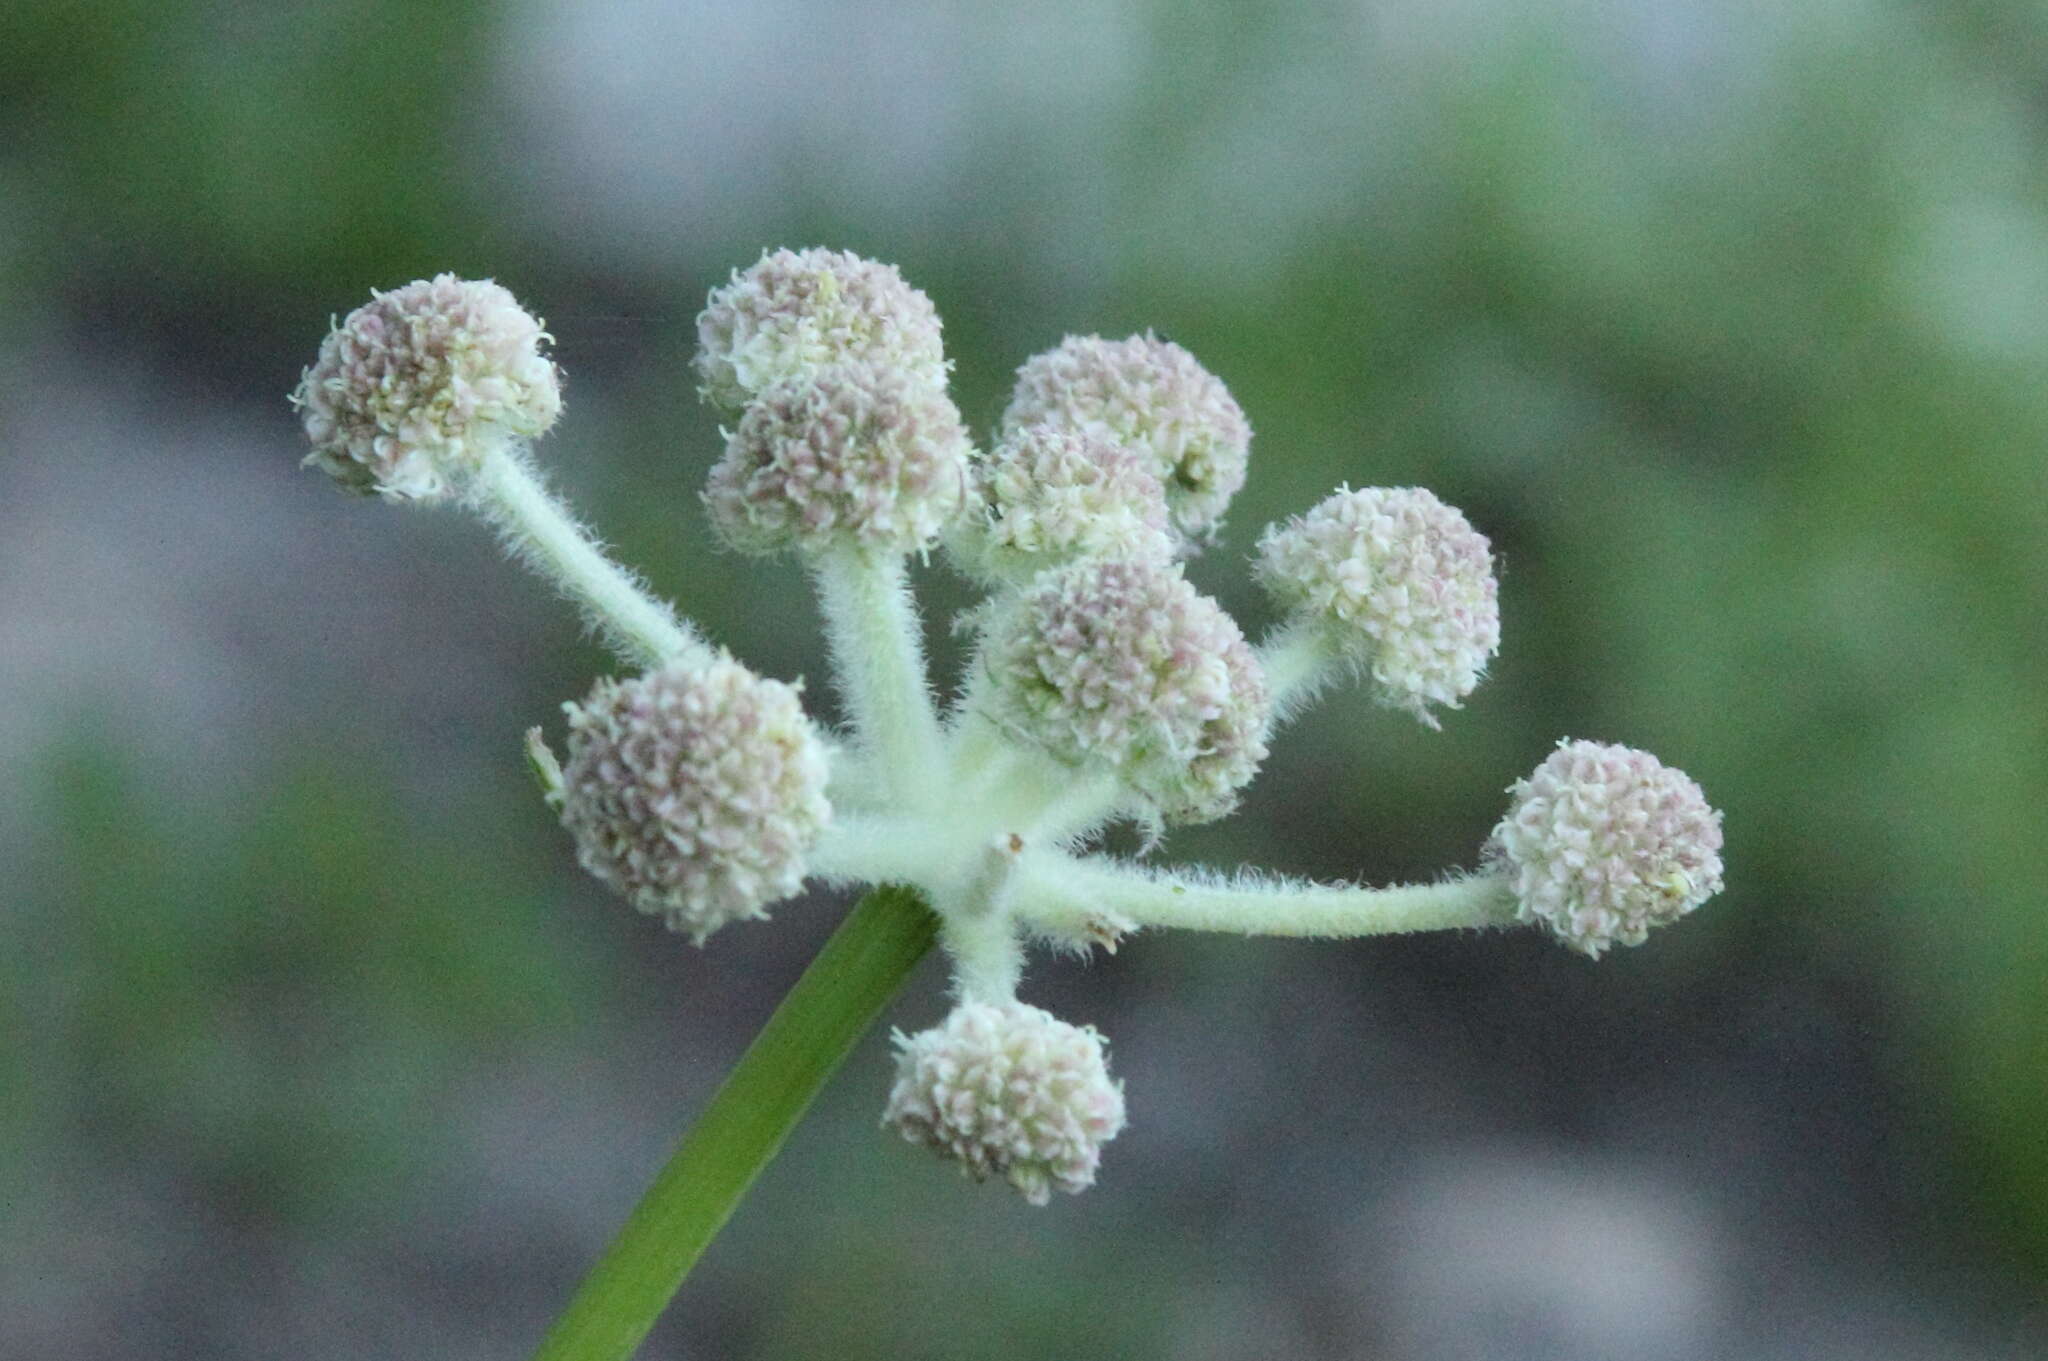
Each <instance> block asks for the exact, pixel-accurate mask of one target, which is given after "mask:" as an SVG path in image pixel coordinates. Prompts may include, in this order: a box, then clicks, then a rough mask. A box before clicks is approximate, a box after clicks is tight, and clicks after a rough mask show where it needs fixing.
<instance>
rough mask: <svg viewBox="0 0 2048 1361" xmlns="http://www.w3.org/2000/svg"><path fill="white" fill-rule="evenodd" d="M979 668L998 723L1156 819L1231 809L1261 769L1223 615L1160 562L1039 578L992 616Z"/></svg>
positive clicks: (1242, 648)
mask: <svg viewBox="0 0 2048 1361" xmlns="http://www.w3.org/2000/svg"><path fill="white" fill-rule="evenodd" d="M981 667H982V672H983V675H984V677H985V678H986V681H987V683H988V685H989V695H990V710H991V713H992V715H993V716H994V717H995V718H996V719H997V721H998V722H1001V723H1004V724H1007V725H1008V726H1010V727H1013V728H1015V729H1017V730H1019V731H1020V732H1022V733H1023V734H1024V735H1025V736H1027V737H1029V738H1030V739H1032V740H1034V741H1036V742H1038V743H1039V744H1041V745H1042V746H1044V747H1045V749H1046V750H1048V751H1050V752H1051V753H1052V754H1053V755H1054V756H1056V757H1058V758H1059V759H1060V760H1062V761H1066V762H1068V763H1070V764H1073V765H1093V766H1098V767H1104V766H1106V767H1108V768H1110V769H1112V770H1114V771H1115V772H1116V773H1117V774H1118V775H1119V776H1121V777H1122V779H1123V780H1124V781H1125V782H1126V783H1128V784H1129V785H1130V786H1131V787H1132V788H1133V789H1134V790H1136V791H1137V792H1138V793H1140V794H1142V795H1144V796H1145V797H1146V798H1147V799H1149V800H1150V801H1151V802H1152V803H1153V804H1154V805H1155V806H1156V807H1157V809H1158V810H1159V812H1160V813H1161V815H1162V816H1164V817H1165V818H1166V819H1167V820H1168V821H1171V822H1180V823H1195V822H1207V821H1210V820H1212V819H1215V818H1219V817H1222V816H1223V815H1224V814H1225V813H1228V812H1229V811H1230V810H1231V809H1232V808H1233V807H1235V806H1236V804H1237V791H1238V790H1239V789H1241V788H1243V787H1244V785H1246V784H1247V783H1249V782H1250V780H1251V778H1252V776H1253V775H1254V774H1255V773H1256V772H1257V771H1258V767H1259V763H1260V762H1261V761H1263V760H1265V759H1266V744H1265V735H1266V729H1267V723H1268V719H1269V717H1270V701H1269V699H1268V696H1267V691H1266V682H1265V676H1264V674H1263V673H1262V672H1261V671H1260V669H1259V664H1258V660H1257V658H1256V657H1254V656H1253V654H1252V650H1251V649H1250V648H1249V647H1248V646H1246V645H1245V641H1244V635H1243V634H1242V633H1241V632H1239V631H1238V627H1237V624H1236V622H1235V621H1233V620H1232V619H1231V617H1230V616H1229V615H1228V614H1226V613H1224V611H1223V607H1222V606H1220V605H1218V604H1217V603H1216V602H1215V601H1213V600H1211V599H1209V598H1208V597H1207V596H1205V595H1203V594H1201V593H1200V592H1199V591H1197V590H1196V589H1195V588H1194V587H1193V586H1192V585H1190V584H1189V583H1188V580H1187V578H1186V577H1184V576H1182V575H1181V571H1180V568H1179V567H1178V566H1177V565H1175V564H1174V563H1172V562H1170V561H1167V560H1165V559H1161V558H1098V559H1084V560H1083V561H1081V562H1078V563H1075V564H1074V565H1072V566H1070V567H1066V568H1062V569H1059V570H1057V571H1051V572H1046V573H1043V574H1041V575H1040V576H1038V577H1036V578H1034V579H1033V581H1032V583H1031V585H1030V586H1028V587H1027V588H1025V590H1024V591H1023V592H1022V593H1021V594H1019V595H1017V596H1015V597H1012V598H1011V599H1010V600H1008V601H1006V602H1005V603H1004V605H1003V606H1001V607H1000V608H999V609H998V610H997V611H996V613H995V614H994V615H993V616H992V617H991V619H990V620H989V622H988V624H987V626H986V632H985V635H984V638H983V642H982V655H981Z"/></svg>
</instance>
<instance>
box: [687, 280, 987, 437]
mask: <svg viewBox="0 0 2048 1361" xmlns="http://www.w3.org/2000/svg"><path fill="white" fill-rule="evenodd" d="M848 361H860V362H865V363H870V364H873V365H874V366H876V367H877V368H882V369H892V370H895V371H896V372H899V373H902V374H904V375H905V376H906V377H908V378H910V379H912V380H914V381H916V382H919V383H923V384H924V385H926V386H928V387H934V388H944V387H945V385H946V368H947V364H946V356H945V349H944V347H943V345H942V344H941V342H940V337H939V314H938V311H937V310H936V309H935V308H934V307H933V306H932V300H931V299H930V298H928V297H926V296H925V295H924V294H923V293H920V292H919V291H918V290H917V289H915V288H912V287H911V286H910V285H909V284H907V283H905V282H904V281H903V276H902V275H901V274H899V273H897V272H896V267H895V266H894V265H885V264H880V263H878V262H876V261H874V260H863V259H861V258H860V257H859V256H857V255H850V254H847V253H846V252H844V251H831V250H822V249H817V248H813V249H810V250H800V251H793V250H778V251H771V252H768V253H766V254H764V255H762V257H761V258H760V260H759V261H757V262H756V263H755V264H754V266H753V267H752V268H751V269H748V270H747V271H746V272H745V273H740V272H739V271H737V270H736V271H734V273H733V276H732V282H731V283H729V284H727V285H726V286H725V287H723V288H718V289H713V290H712V292H711V296H710V299H709V300H708V301H707V302H706V304H705V307H704V311H703V312H702V313H701V314H700V315H699V316H698V317H697V376H698V378H699V379H700V381H701V382H702V388H701V391H702V392H703V394H704V398H705V400H706V401H709V402H711V403H713V404H714V405H717V406H720V407H724V408H726V409H727V410H730V411H738V410H740V409H741V408H743V407H745V406H746V404H747V403H748V402H750V401H752V400H753V399H754V398H755V397H756V396H758V395H759V394H760V393H761V392H762V391H764V390H765V389H767V388H769V387H771V386H773V385H774V384H775V383H778V382H780V381H782V380H783V379H786V378H790V377H794V376H797V375H800V374H803V373H806V372H808V371H810V370H812V369H815V368H818V367H821V366H822V365H826V364H839V363H845V362H848Z"/></svg>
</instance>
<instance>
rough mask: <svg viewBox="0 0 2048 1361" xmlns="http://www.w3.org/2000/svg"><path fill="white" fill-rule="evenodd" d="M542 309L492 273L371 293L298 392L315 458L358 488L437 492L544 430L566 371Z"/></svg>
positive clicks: (392, 494) (394, 494)
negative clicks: (496, 449)
mask: <svg viewBox="0 0 2048 1361" xmlns="http://www.w3.org/2000/svg"><path fill="white" fill-rule="evenodd" d="M549 338H550V337H549V336H548V334H547V332H546V331H544V330H543V329H541V323H540V321H539V319H538V318H536V317H534V316H533V315H531V314H530V313H528V312H527V311H526V310H525V309H523V308H521V307H520V306H519V304H518V302H517V301H516V300H514V298H513V297H512V295H511V293H509V292H507V291H506V290H505V289H504V288H501V287H500V286H499V285H497V284H495V283H492V282H491V281H490V280H488V279H484V280H472V279H458V278H456V277H455V276H454V275H453V274H442V275H439V276H437V277H436V278H434V279H431V280H427V279H421V280H418V281H416V282H414V283H409V284H407V285H406V286H405V287H403V288H394V289H392V290H391V291H390V292H388V293H375V292H373V293H372V294H371V295H370V301H369V302H367V303H365V304H363V306H361V307H358V308H357V309H356V310H355V311H353V312H351V313H349V314H348V316H347V317H346V318H345V319H344V320H343V321H342V322H341V324H340V325H338V326H336V327H335V328H334V330H333V331H331V332H330V333H329V334H328V336H327V339H326V340H325V341H323V342H322V343H321V346H320V357H319V359H318V360H316V361H315V362H314V364H313V366H312V367H311V368H309V369H307V370H306V371H305V374H304V376H302V377H301V378H300V380H299V386H298V388H297V390H296V391H294V392H293V393H292V405H294V406H296V407H297V408H298V409H299V418H300V420H301V422H302V423H303V424H304V425H305V428H306V436H307V438H309V439H310V440H312V441H313V452H312V454H310V455H309V456H308V457H307V459H306V463H307V464H308V465H309V466H312V467H317V468H320V469H321V470H322V471H324V472H326V473H328V474H329V475H330V476H332V477H333V478H334V479H335V480H336V481H338V482H340V483H341V484H342V485H343V486H344V487H347V488H348V489H349V490H351V491H357V492H365V493H368V492H375V493H376V494H378V495H380V496H385V497H389V498H392V499H395V500H433V499H436V498H439V497H442V496H445V495H447V494H448V492H449V490H450V489H451V486H452V485H453V484H455V483H458V482H460V481H461V479H462V478H463V476H464V475H465V474H467V473H468V472H469V471H471V470H472V469H474V468H475V467H476V465H477V463H478V462H479V461H480V460H481V458H482V457H483V455H484V454H485V453H486V452H488V451H489V449H490V448H491V447H492V446H493V445H494V444H495V443H496V442H498V441H500V440H502V439H504V438H506V437H515V438H527V437H532V436H535V435H540V434H543V433H545V432H546V431H547V429H548V427H549V426H551V425H553V424H554V423H555V417H556V416H558V415H560V414H561V410H562V378H561V371H560V370H559V369H557V368H556V367H555V365H554V364H553V363H552V362H551V361H550V360H549V359H548V358H547V357H546V356H545V355H543V354H542V353H541V347H542V344H543V342H545V341H547V340H548V339H549Z"/></svg>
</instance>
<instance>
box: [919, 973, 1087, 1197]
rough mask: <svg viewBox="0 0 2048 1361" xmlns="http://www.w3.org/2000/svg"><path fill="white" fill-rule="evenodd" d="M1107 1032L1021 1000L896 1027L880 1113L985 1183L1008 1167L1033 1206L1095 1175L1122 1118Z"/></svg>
mask: <svg viewBox="0 0 2048 1361" xmlns="http://www.w3.org/2000/svg"><path fill="white" fill-rule="evenodd" d="M1103 1050H1104V1041H1103V1038H1102V1036H1101V1035H1099V1034H1097V1033H1096V1031H1095V1030H1094V1029H1093V1028H1092V1027H1089V1028H1083V1027H1080V1026H1073V1025H1068V1024H1067V1023H1066V1022H1065V1021H1062V1020H1059V1019H1058V1018H1056V1017H1054V1016H1053V1015H1051V1014H1050V1013H1048V1012H1044V1011H1041V1010H1039V1009H1038V1008H1037V1007H1033V1006H1027V1005H1025V1004H1024V1003H1022V1002H1008V1003H1004V1004H1002V1005H1000V1006H990V1005H986V1004H984V1003H979V1002H963V1003H961V1004H960V1005H959V1006H957V1007H955V1008H954V1009H953V1012H952V1014H951V1015H949V1016H948V1017H946V1019H945V1021H944V1022H943V1023H942V1024H940V1025H938V1026H935V1027H934V1028H932V1029H930V1030H926V1031H921V1032H919V1033H918V1034H916V1035H908V1036H906V1035H904V1034H903V1033H902V1032H901V1031H898V1032H897V1034H896V1051H897V1060H896V1082H895V1085H894V1087H892V1088H891V1090H890V1092H889V1104H888V1107H887V1109H885V1110H884V1111H883V1112H882V1123H883V1124H884V1125H894V1126H895V1127H896V1128H897V1129H898V1130H899V1131H900V1132H901V1133H902V1135H903V1137H904V1138H905V1139H907V1140H909V1141H910V1142H911V1143H914V1144H923V1145H925V1146H926V1147H927V1148H930V1149H932V1150H934V1151H935V1152H938V1153H941V1154H943V1155H945V1156H947V1157H950V1158H952V1159H954V1160H955V1161H957V1162H958V1163H959V1164H960V1169H961V1171H962V1172H963V1173H965V1174H966V1175H968V1176H971V1177H973V1178H974V1179H975V1180H976V1181H982V1180H985V1179H986V1178H987V1177H988V1176H989V1175H990V1174H991V1173H996V1174H1000V1175H1001V1176H1003V1177H1004V1178H1006V1179H1007V1180H1008V1181H1009V1183H1010V1185H1012V1186H1014V1187H1016V1188H1017V1189H1018V1190H1019V1191H1021V1192H1023V1194H1024V1198H1025V1199H1026V1200H1028V1201H1030V1202H1031V1203H1032V1204H1033V1205H1043V1204H1045V1203H1046V1202H1047V1201H1048V1200H1050V1199H1052V1192H1053V1191H1054V1190H1055V1189H1058V1190H1061V1191H1065V1192H1067V1193H1069V1194H1078V1193H1079V1192H1081V1191H1085V1190H1087V1189H1088V1188H1089V1187H1090V1186H1092V1185H1094V1184H1095V1169H1096V1167H1097V1165H1098V1164H1099V1163H1100V1162H1101V1160H1102V1146H1103V1145H1104V1144H1106V1143H1108V1142H1109V1141H1110V1140H1111V1139H1114V1138H1115V1137H1116V1136H1117V1132H1118V1131H1119V1130H1121V1129H1122V1128H1123V1127H1124V1093H1123V1084H1121V1083H1118V1082H1114V1081H1111V1079H1110V1076H1109V1069H1108V1066H1107V1063H1106V1061H1105V1059H1104V1053H1103Z"/></svg>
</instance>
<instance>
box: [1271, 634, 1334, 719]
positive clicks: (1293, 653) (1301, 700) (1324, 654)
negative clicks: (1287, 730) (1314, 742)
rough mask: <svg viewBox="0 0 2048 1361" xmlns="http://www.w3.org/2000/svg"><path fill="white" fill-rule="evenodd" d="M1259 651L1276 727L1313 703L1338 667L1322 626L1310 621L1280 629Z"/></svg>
mask: <svg viewBox="0 0 2048 1361" xmlns="http://www.w3.org/2000/svg"><path fill="white" fill-rule="evenodd" d="M1258 651H1259V666H1260V669H1261V670H1263V671H1264V672H1265V675H1266V691H1267V693H1268V694H1269V695H1271V696H1272V701H1273V722H1274V724H1275V725H1276V726H1277V725H1278V724H1281V723H1285V722H1287V721H1288V720H1290V719H1292V718H1294V717H1296V716H1297V715H1299V714H1300V713H1301V711H1302V710H1304V709H1306V708H1308V707H1309V705H1311V704H1313V703H1315V700H1316V696H1317V695H1319V694H1321V693H1322V691H1323V689H1324V687H1326V686H1327V685H1329V683H1330V681H1331V679H1332V677H1333V676H1334V675H1335V673H1336V671H1337V668H1338V666H1339V663H1338V660H1337V657H1336V654H1335V653H1334V652H1333V651H1332V650H1331V648H1330V645H1329V640H1328V639H1327V637H1326V636H1325V633H1324V629H1323V626H1322V625H1321V624H1319V623H1316V622H1314V621H1312V620H1305V619H1296V620H1291V621H1289V622H1288V623H1286V624H1284V625H1282V626H1281V627H1280V628H1278V629H1276V630H1275V631H1274V632H1273V633H1272V634H1271V635H1269V636H1268V637H1267V638H1266V639H1265V640H1264V641H1263V642H1261V643H1260V644H1259V649H1258Z"/></svg>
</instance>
